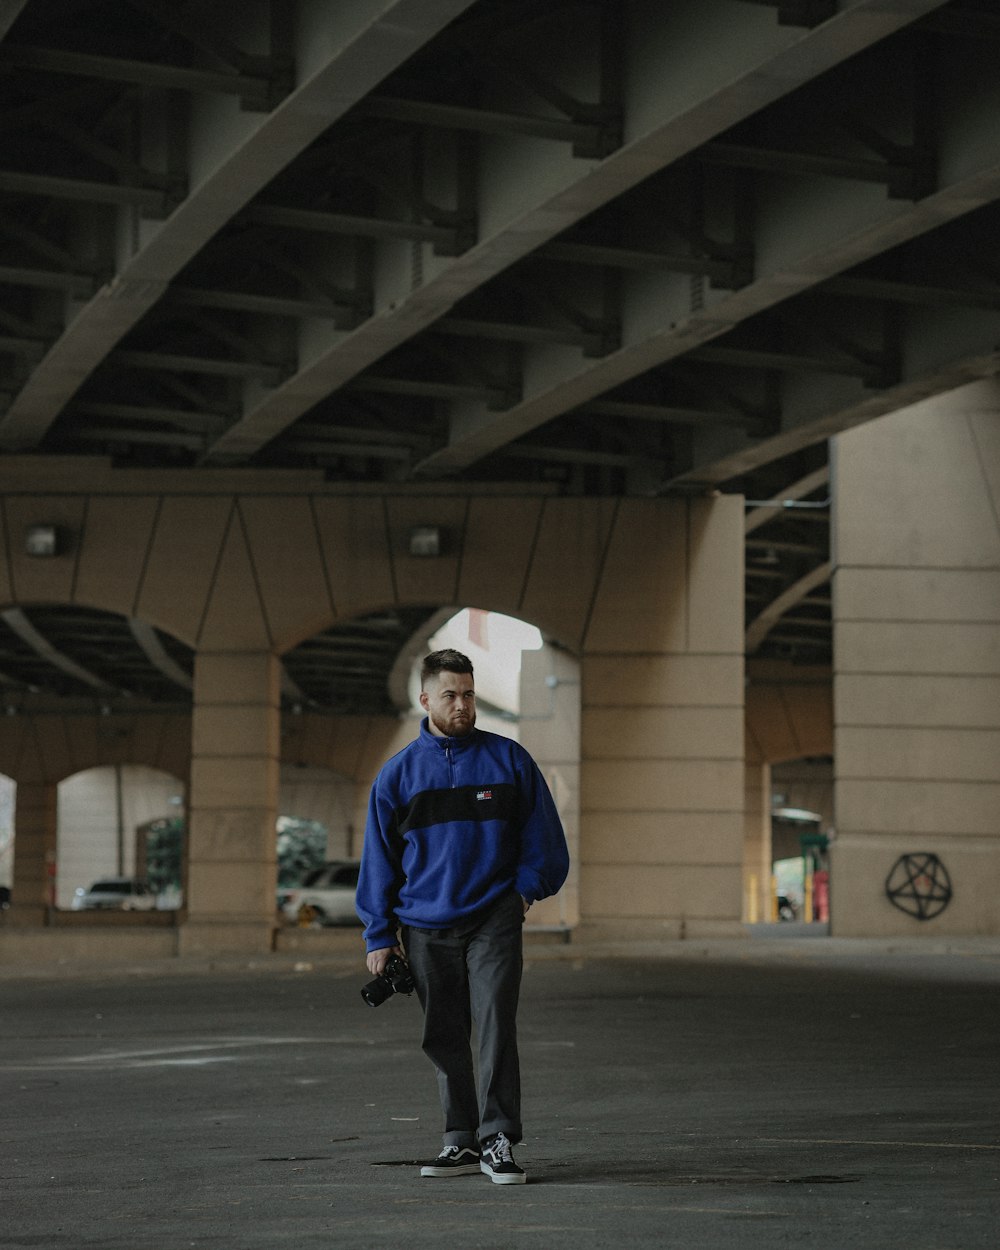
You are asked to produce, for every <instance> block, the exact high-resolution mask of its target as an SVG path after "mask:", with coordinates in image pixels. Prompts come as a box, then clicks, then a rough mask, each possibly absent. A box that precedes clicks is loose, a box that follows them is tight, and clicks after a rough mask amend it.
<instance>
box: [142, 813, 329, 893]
mask: <svg viewBox="0 0 1000 1250" xmlns="http://www.w3.org/2000/svg"><path fill="white" fill-rule="evenodd" d="M277 838H278V847H277V854H278V885H279V886H290V885H298V884H300V882H301V881H302V880H303V878H304V877H305V876H306V874H307V873H308V872H311V871H312V869H313V868H319V867H320V866H321V865H322V864H324V863H325V862H326V828H325V827H324V826H323V825H321V824H320V823H319V822H318V821H315V820H298V819H297V818H295V817H294V816H279V817H278V823H277ZM183 850H184V820H183V818H182V817H180V816H172V817H166V818H164V819H163V820H154V821H153V822H152V823H151V824H150V825H149V826H148V832H147V834H146V876H147V878H148V880H149V884H150V885H151V886H152V887H153V889H154V890H155V891H156V892H157V893H159V892H161V891H162V890H167V889H180V886H181V865H182V859H183Z"/></svg>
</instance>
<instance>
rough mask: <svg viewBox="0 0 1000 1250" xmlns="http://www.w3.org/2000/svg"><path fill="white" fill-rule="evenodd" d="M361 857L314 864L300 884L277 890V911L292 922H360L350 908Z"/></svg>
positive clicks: (356, 914) (316, 923) (352, 905)
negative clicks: (318, 866) (279, 892)
mask: <svg viewBox="0 0 1000 1250" xmlns="http://www.w3.org/2000/svg"><path fill="white" fill-rule="evenodd" d="M360 867H361V861H360V860H357V859H337V860H333V861H332V862H331V863H328V864H324V865H323V867H322V868H314V869H313V870H312V872H311V873H309V875H308V876H307V877H306V879H305V881H304V882H303V883H302V885H300V886H294V887H292V888H291V889H287V890H282V891H281V900H280V908H281V914H282V915H283V916H284V918H285V919H286V920H288V921H291V922H292V924H301V925H334V924H360V923H361V921H360V920H359V919H358V913H357V912H356V911H355V910H354V892H355V890H356V889H357V886H358V870H359V869H360Z"/></svg>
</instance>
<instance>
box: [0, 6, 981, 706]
mask: <svg viewBox="0 0 1000 1250" xmlns="http://www.w3.org/2000/svg"><path fill="white" fill-rule="evenodd" d="M0 36H2V38H0V66H2V68H3V74H2V77H0V118H2V123H3V134H4V142H3V145H2V149H0V448H2V450H3V456H4V459H6V458H7V457H11V456H23V455H29V456H32V457H37V456H43V457H93V458H103V459H104V460H105V461H106V462H110V463H111V464H112V465H114V466H116V467H117V466H121V467H142V466H145V467H160V468H165V467H171V468H178V469H183V470H185V471H187V472H189V473H191V474H197V473H198V472H199V471H201V470H207V469H211V468H213V467H222V466H244V467H246V468H275V467H281V468H307V469H312V470H316V469H320V470H322V471H323V473H324V475H325V476H326V478H327V479H328V480H329V481H331V482H352V483H380V484H389V485H391V484H407V483H421V482H422V483H434V482H439V483H446V482H449V481H453V480H455V479H459V478H460V479H461V480H462V481H463V482H464V483H483V484H486V483H503V484H507V485H509V484H517V483H533V484H537V483H544V484H546V486H547V487H548V488H549V489H552V490H554V491H556V492H558V493H560V494H569V495H572V494H584V495H586V494H592V495H658V494H667V493H678V492H704V491H706V490H721V491H723V492H741V493H743V494H745V495H746V496H747V497H748V500H749V501H750V503H749V505H748V524H747V531H748V532H747V586H746V610H747V611H746V615H747V648H748V654H756V655H762V656H779V657H782V658H789V659H794V660H799V661H803V662H809V663H816V662H819V663H823V662H825V661H826V660H828V659H829V649H830V627H829V619H830V614H829V595H828V590H827V587H826V580H827V578H828V575H829V555H828V527H827V521H828V516H827V510H826V506H825V505H826V501H827V499H828V496H829V489H828V477H827V469H826V464H827V455H826V444H827V439H828V438H829V436H830V435H832V434H834V433H835V432H838V431H842V430H846V429H848V428H850V427H852V426H854V425H857V424H859V423H861V422H864V421H867V420H869V419H870V418H872V417H873V416H876V415H878V414H880V413H884V412H888V411H890V410H892V409H894V408H896V407H899V406H900V405H903V404H906V403H909V402H912V401H914V400H915V399H919V398H922V397H925V396H928V395H933V394H935V393H937V392H939V391H944V390H950V389H953V388H954V387H955V386H957V385H959V384H961V383H963V382H966V381H969V380H972V379H975V378H977V377H981V376H985V375H989V374H992V373H993V371H994V370H995V368H996V365H997V353H996V343H997V341H998V330H1000V258H998V257H997V255H996V248H995V245H994V241H995V239H996V237H997V234H998V230H997V227H998V209H997V199H998V195H1000V79H998V76H997V74H996V71H995V65H996V55H997V51H998V49H1000V21H998V18H997V14H996V11H995V7H994V6H993V5H992V4H991V3H989V2H988V0H950V2H948V3H941V2H939V0H899V2H898V3H895V4H893V5H891V6H887V5H885V4H884V3H883V2H882V0H840V2H838V0H773V2H771V0H763V2H762V0H672V2H671V3H669V4H663V3H659V2H658V0H657V2H655V3H654V2H653V0H627V2H625V3H622V2H620V0H614V2H613V3H612V2H611V0H604V2H603V3H602V2H601V0H566V2H565V3H555V4H547V5H537V4H533V3H525V2H524V0H474V2H470V0H435V2H434V3H430V4H428V3H426V0H383V3H380V4H378V5H371V4H367V3H361V2H360V0H358V2H345V3H340V4H336V5H326V4H318V3H306V2H305V0H301V2H299V3H293V2H291V0H256V2H255V3H252V4H248V5H241V6H236V7H234V6H229V5H223V4H219V3H211V2H210V3H204V2H203V3H199V4H193V3H181V4H178V3H173V2H168V0H24V2H18V0H10V2H8V3H7V4H5V5H3V7H2V9H0ZM2 464H3V460H0V468H2ZM419 624H420V623H419V622H414V621H410V620H401V619H396V620H395V621H394V622H387V621H386V620H385V619H384V618H381V619H373V620H372V621H368V622H359V623H358V624H356V625H353V626H351V627H350V629H349V630H348V629H347V628H346V627H344V628H343V629H338V630H335V631H333V635H332V636H330V637H327V638H324V639H323V640H322V642H321V643H313V644H310V650H309V655H308V656H305V655H301V654H299V655H293V656H290V657H289V659H288V662H287V664H286V670H287V676H288V680H287V691H286V693H287V695H288V697H289V698H290V699H294V698H295V697H296V694H295V688H296V686H297V685H303V686H304V687H305V694H306V697H311V698H313V699H316V700H317V701H319V702H323V701H324V700H331V701H332V705H334V706H337V707H338V708H340V709H341V710H347V709H349V706H350V703H351V697H352V696H351V694H350V691H349V689H348V687H349V685H350V672H351V667H352V665H354V666H355V667H357V665H358V663H359V660H360V659H361V657H364V658H366V659H367V661H368V667H369V669H371V668H372V667H377V666H378V665H379V664H382V666H383V672H387V671H388V668H389V667H391V663H392V657H393V655H394V651H393V645H392V644H393V642H394V641H398V640H400V639H402V638H404V637H405V636H406V635H407V631H410V630H411V629H412V628H416V627H418V626H419ZM95 638H98V639H99V646H98V649H99V650H101V651H102V652H103V653H104V654H105V656H108V655H112V656H114V657H115V658H114V667H115V668H116V670H117V672H118V673H119V676H120V683H121V684H123V685H126V686H128V685H129V683H133V684H134V685H136V686H137V687H139V688H142V689H146V688H147V687H148V688H150V689H152V688H153V687H164V693H165V695H169V697H172V698H180V699H181V700H183V698H184V693H183V691H184V686H185V674H186V673H187V675H188V677H189V666H187V665H186V661H185V657H184V655H183V654H181V653H179V652H178V650H177V648H176V646H173V644H171V643H170V642H169V640H165V639H164V638H162V637H160V636H158V635H156V634H155V633H154V632H152V631H151V630H150V629H149V628H148V627H144V626H142V625H141V624H140V623H138V622H133V623H130V622H128V621H121V622H111V621H109V620H107V619H106V618H105V619H102V620H100V621H96V620H92V621H88V620H87V619H86V614H81V613H79V612H77V614H76V615H74V614H73V612H72V611H70V610H69V609H67V610H65V611H63V610H58V609H51V610H49V611H46V612H41V611H32V610H31V609H18V610H12V611H8V612H6V613H4V616H3V620H2V623H0V659H2V662H0V672H2V674H3V680H4V682H5V684H6V685H7V686H8V688H17V687H19V686H40V687H43V688H44V687H46V686H51V687H52V688H53V689H55V690H58V689H64V688H65V687H66V686H67V685H69V686H73V684H74V683H75V684H76V687H77V688H79V686H80V683H81V682H82V683H83V685H84V686H86V685H87V678H86V677H85V676H81V672H80V671H77V672H75V673H74V671H73V667H74V665H75V666H76V667H77V669H78V670H83V671H84V672H89V671H90V670H91V668H92V663H91V661H92V655H91V654H89V653H88V648H90V651H91V652H92V649H93V647H92V644H93V643H94V640H95ZM352 643H353V644H354V645H353V647H352ZM397 649H398V648H397ZM380 656H384V657H385V658H384V660H380V659H379V657H380ZM324 659H325V662H326V664H327V665H328V669H327V671H326V673H318V666H320V665H321V663H322V662H324ZM296 673H298V674H299V676H300V677H301V678H302V680H301V681H297V680H296ZM306 673H308V674H309V675H310V677H309V679H307V678H306V676H305V674H306ZM376 681H378V679H376ZM338 682H340V686H339V692H338ZM384 685H385V683H384V680H383V681H382V682H381V686H380V690H384ZM310 691H311V692H312V693H310Z"/></svg>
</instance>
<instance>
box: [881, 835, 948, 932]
mask: <svg viewBox="0 0 1000 1250" xmlns="http://www.w3.org/2000/svg"><path fill="white" fill-rule="evenodd" d="M885 893H886V898H888V900H889V902H890V903H892V905H893V906H894V907H898V908H899V910H900V911H905V912H906V914H907V915H908V916H915V917H916V918H917V919H918V920H932V919H933V918H934V917H935V916H940V914H941V913H942V912H943V911H944V909H945V908H946V907H947V906H948V904H949V903H950V902H951V877H949V876H948V869H947V868H945V866H944V864H942V863H941V861H940V860H939V859H938V857H937V856H936V855H935V854H933V853H932V852H931V851H921V852H919V853H915V854H912V855H900V857H899V859H897V860H896V862H895V863H894V864H893V866H892V871H891V872H890V873H889V875H888V877H886V879H885Z"/></svg>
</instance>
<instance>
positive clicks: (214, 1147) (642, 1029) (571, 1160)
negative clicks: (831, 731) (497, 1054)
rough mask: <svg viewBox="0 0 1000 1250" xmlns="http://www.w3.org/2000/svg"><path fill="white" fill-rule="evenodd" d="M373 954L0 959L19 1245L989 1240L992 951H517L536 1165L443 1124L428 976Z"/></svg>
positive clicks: (13, 1245) (994, 1205) (725, 1244)
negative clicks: (490, 1157)
mask: <svg viewBox="0 0 1000 1250" xmlns="http://www.w3.org/2000/svg"><path fill="white" fill-rule="evenodd" d="M366 979H367V977H366V974H365V972H364V968H363V966H362V964H361V961H360V957H358V956H354V955H348V954H346V953H339V954H338V953H334V954H332V955H327V956H325V957H322V958H314V959H302V958H298V959H290V958H282V959H274V960H259V961H256V962H254V961H250V962H246V961H240V960H230V961H226V962H221V963H216V964H214V965H212V964H205V965H196V964H188V965H182V964H181V963H180V962H179V961H176V960H175V961H172V962H170V963H162V964H160V965H143V966H127V965H121V966H114V965H109V966H107V967H105V968H103V969H96V968H93V967H90V968H83V969H74V970H67V969H62V970H60V971H59V972H58V973H57V972H55V971H54V970H45V969H34V970H33V969H22V970H20V972H19V974H17V975H14V974H12V973H8V974H7V975H5V976H4V977H3V979H2V981H0V996H2V998H0V1001H2V1009H0V1043H2V1050H0V1100H2V1120H0V1192H2V1199H0V1245H2V1246H3V1247H4V1248H5V1250H28V1248H29V1247H30V1248H31V1250H38V1248H39V1247H42V1248H43V1250H61V1248H62V1247H64V1246H65V1247H69V1246H72V1247H80V1246H86V1247H91V1246H92V1247H100V1248H101V1250H118V1248H119V1247H121V1248H122V1250H135V1248H137V1247H152V1248H155V1250H175V1248H180V1247H206V1248H214V1247H219V1248H222V1247H225V1248H227V1250H230V1248H232V1250H284V1248H285V1247H288V1248H289V1250H291V1248H292V1247H295V1248H296V1250H298V1248H301V1247H307V1248H311V1247H344V1248H346V1250H365V1248H367V1247H389V1246H392V1247H402V1248H405V1250H423V1248H424V1247H426V1248H428V1250H430V1248H431V1247H433V1248H435V1250H437V1248H440V1247H444V1248H448V1247H465V1246H469V1247H482V1248H484V1250H492V1248H496V1250H501V1248H503V1250H506V1248H507V1247H515V1246H516V1247H517V1248H518V1250H524V1248H526V1247H527V1248H530V1247H539V1248H544V1250H563V1248H569V1247H574V1248H575V1250H576V1248H579V1247H605V1246H607V1247H619V1246H622V1245H632V1246H658V1247H659V1246H677V1247H685V1248H686V1250H688V1248H690V1250H702V1248H704V1250H735V1248H740V1250H743V1248H751V1247H758V1246H759V1247H765V1246H766V1247H771V1246H774V1245H780V1246H805V1247H813V1248H816V1250H847V1248H850V1250H861V1248H869V1247H870V1248H871V1250H895V1248H896V1247H899V1248H903V1247H906V1250H974V1248H977V1247H983V1248H988V1250H995V1248H996V1246H997V1245H998V1243H1000V1063H998V1046H997V1024H998V1022H1000V950H998V948H997V946H996V945H995V944H994V945H992V946H990V945H988V944H987V945H985V946H983V947H981V948H975V947H974V948H972V949H966V950H961V951H955V950H952V949H950V948H947V949H942V948H935V947H934V946H933V945H930V946H925V947H924V948H922V949H921V948H916V949H911V948H905V949H903V948H895V947H891V946H886V945H884V944H883V945H882V946H880V947H878V948H874V947H866V946H865V945H864V944H854V945H852V944H850V943H848V944H846V945H845V944H840V945H838V944H836V943H832V942H827V943H825V944H822V945H820V944H818V943H815V942H814V943H812V944H811V945H809V944H806V943H801V942H795V941H791V942H790V941H783V942H774V943H770V944H767V943H761V942H758V941H756V940H750V941H746V942H744V943H743V944H742V946H738V945H737V946H728V947H726V946H712V944H708V945H706V946H702V947H695V946H687V945H686V944H684V943H675V944H673V946H671V947H670V948H669V949H667V948H662V949H660V950H659V951H656V950H646V951H643V952H639V953H636V952H634V951H628V950H627V949H622V950H614V949H605V950H603V951H590V952H588V951H584V950H577V949H574V948H573V947H561V946H559V947H545V948H540V949H538V950H537V951H535V952H532V953H531V954H530V957H529V960H528V962H527V965H526V970H525V977H524V992H523V1000H522V1010H521V1016H520V1034H521V1055H522V1067H523V1083H524V1112H525V1130H526V1131H525V1140H524V1142H523V1143H522V1144H521V1145H520V1146H519V1147H518V1149H517V1151H516V1156H517V1158H518V1161H519V1162H520V1163H521V1164H522V1165H523V1166H524V1167H525V1168H526V1170H527V1172H528V1175H529V1183H528V1184H527V1185H524V1186H520V1185H518V1186H499V1185H493V1184H491V1182H490V1181H489V1179H488V1178H487V1177H485V1176H470V1177H461V1178H452V1179H448V1180H425V1179H421V1178H420V1176H419V1173H418V1167H419V1163H420V1161H421V1160H426V1159H428V1158H430V1157H433V1156H434V1155H435V1154H436V1153H437V1151H438V1149H439V1147H440V1129H441V1125H440V1116H439V1112H438V1107H437V1099H436V1090H435V1082H434V1078H433V1073H432V1070H431V1068H430V1065H429V1064H428V1063H427V1061H426V1060H425V1059H424V1058H423V1056H422V1055H421V1053H420V1051H419V1047H418V1035H419V1024H420V1011H419V1007H418V1005H417V1003H416V1001H415V999H406V998H401V997H394V998H391V999H390V1000H389V1001H388V1002H386V1003H384V1004H382V1006H380V1007H378V1008H375V1009H372V1008H370V1007H368V1006H366V1005H365V1003H364V1002H363V1001H362V999H361V997H360V992H359V991H360V987H361V985H362V983H363V982H364V980H366Z"/></svg>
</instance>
